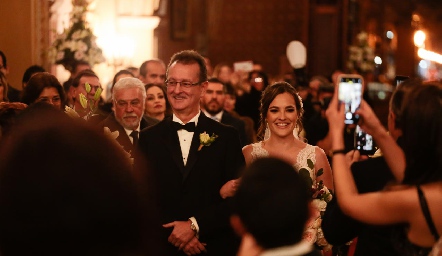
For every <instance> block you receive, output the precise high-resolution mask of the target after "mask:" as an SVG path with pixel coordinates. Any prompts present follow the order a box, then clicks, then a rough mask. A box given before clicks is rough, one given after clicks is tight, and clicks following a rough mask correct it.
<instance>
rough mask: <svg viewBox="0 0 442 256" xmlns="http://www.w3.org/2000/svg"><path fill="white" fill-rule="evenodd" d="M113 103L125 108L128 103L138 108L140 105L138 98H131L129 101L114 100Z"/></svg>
mask: <svg viewBox="0 0 442 256" xmlns="http://www.w3.org/2000/svg"><path fill="white" fill-rule="evenodd" d="M115 105H116V106H117V107H118V108H124V109H125V108H127V107H128V106H129V105H130V106H131V107H133V108H139V107H141V101H140V100H131V101H124V100H116V101H115Z"/></svg>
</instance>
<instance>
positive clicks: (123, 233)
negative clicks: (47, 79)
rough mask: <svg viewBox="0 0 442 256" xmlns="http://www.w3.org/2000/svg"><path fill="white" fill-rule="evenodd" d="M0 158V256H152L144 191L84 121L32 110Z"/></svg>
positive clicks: (119, 155) (117, 152) (117, 153)
mask: <svg viewBox="0 0 442 256" xmlns="http://www.w3.org/2000/svg"><path fill="white" fill-rule="evenodd" d="M36 113H38V114H36ZM0 155H1V156H2V161H1V162H0V208H1V209H2V210H1V211H0V254H1V255H2V256H10V255H90V256H92V255H115V256H117V255H159V254H158V251H155V248H157V247H156V244H157V243H156V242H155V241H154V240H155V239H154V237H155V236H154V235H155V233H157V231H155V230H154V229H152V227H154V226H157V225H158V224H156V222H155V219H156V218H157V217H155V214H153V211H154V210H155V209H154V207H150V206H149V204H150V203H151V201H149V200H147V199H146V195H147V194H146V193H145V192H144V191H142V190H141V188H147V187H149V186H144V185H143V184H141V180H144V179H140V176H139V173H138V172H137V170H133V171H132V170H131V165H130V162H129V160H128V159H127V158H125V156H124V154H123V152H122V150H121V149H119V148H118V147H117V146H116V145H115V144H114V143H113V142H112V141H110V140H109V139H108V138H106V137H105V136H104V135H102V134H100V133H98V132H96V131H94V130H93V129H92V128H89V127H88V126H87V125H86V124H85V123H84V122H77V121H75V120H72V119H70V118H69V117H67V116H66V115H65V114H64V113H62V112H60V111H57V110H55V109H54V108H53V107H50V106H49V105H47V104H34V105H32V106H29V107H28V108H27V109H26V110H25V111H23V112H22V114H21V118H20V120H19V122H17V129H16V131H14V134H13V135H12V136H10V137H8V139H7V140H6V141H5V143H4V144H2V146H1V148H0ZM147 207H149V208H147Z"/></svg>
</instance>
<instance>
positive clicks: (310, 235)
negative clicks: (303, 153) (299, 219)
mask: <svg viewBox="0 0 442 256" xmlns="http://www.w3.org/2000/svg"><path fill="white" fill-rule="evenodd" d="M307 165H308V168H310V169H311V170H313V171H314V170H315V165H314V163H313V161H312V160H311V159H307ZM323 173H324V170H323V169H322V168H321V169H319V170H318V171H317V172H316V180H313V179H312V178H311V177H310V172H309V171H308V170H307V169H306V168H301V169H300V170H299V174H300V175H301V177H303V178H304V180H305V181H306V182H307V184H308V187H309V188H310V190H309V192H310V194H311V197H312V199H313V200H312V205H313V207H314V209H315V210H316V211H315V214H314V216H313V217H312V218H311V219H310V221H309V222H308V223H307V228H306V230H305V231H304V235H303V239H304V240H306V241H309V242H311V243H312V244H313V243H315V244H316V245H317V246H318V247H319V248H321V249H322V250H324V251H329V250H331V248H332V245H330V244H329V243H328V242H327V241H326V240H325V237H324V233H323V232H322V228H321V222H322V216H323V214H324V211H325V209H326V207H327V203H328V202H330V201H331V200H332V198H333V195H332V193H331V192H330V190H329V189H328V188H327V187H326V186H325V185H324V182H323V181H322V180H318V178H319V176H321V175H322V174H323Z"/></svg>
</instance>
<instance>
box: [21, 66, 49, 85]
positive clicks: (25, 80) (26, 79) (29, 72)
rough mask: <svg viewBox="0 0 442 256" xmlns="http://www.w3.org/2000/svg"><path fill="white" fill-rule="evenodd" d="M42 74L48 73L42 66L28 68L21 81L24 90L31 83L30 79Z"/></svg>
mask: <svg viewBox="0 0 442 256" xmlns="http://www.w3.org/2000/svg"><path fill="white" fill-rule="evenodd" d="M40 72H46V70H45V69H44V68H43V67H42V66H38V65H32V66H30V67H29V68H27V69H26V70H25V73H24V74H23V78H22V80H21V84H22V88H25V87H26V85H27V84H28V82H29V79H31V76H32V75H33V74H35V73H40Z"/></svg>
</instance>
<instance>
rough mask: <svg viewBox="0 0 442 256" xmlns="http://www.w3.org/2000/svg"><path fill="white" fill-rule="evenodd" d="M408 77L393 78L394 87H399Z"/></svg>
mask: <svg viewBox="0 0 442 256" xmlns="http://www.w3.org/2000/svg"><path fill="white" fill-rule="evenodd" d="M409 78H410V77H408V76H395V77H394V84H395V86H398V85H400V84H401V83H402V82H404V81H405V80H407V79H409Z"/></svg>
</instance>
